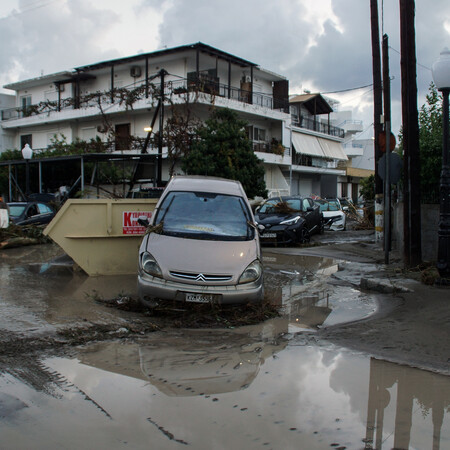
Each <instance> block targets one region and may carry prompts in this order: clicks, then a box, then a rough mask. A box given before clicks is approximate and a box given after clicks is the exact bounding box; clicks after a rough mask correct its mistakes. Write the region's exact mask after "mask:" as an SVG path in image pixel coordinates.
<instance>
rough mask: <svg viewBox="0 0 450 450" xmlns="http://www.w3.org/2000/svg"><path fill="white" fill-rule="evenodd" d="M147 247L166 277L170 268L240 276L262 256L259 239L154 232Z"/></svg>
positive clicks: (146, 244)
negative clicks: (214, 239)
mask: <svg viewBox="0 0 450 450" xmlns="http://www.w3.org/2000/svg"><path fill="white" fill-rule="evenodd" d="M144 249H146V250H147V251H148V252H150V253H151V254H152V255H153V257H154V258H155V259H156V261H157V262H158V264H159V266H160V268H161V270H162V272H163V276H164V278H167V277H168V276H169V271H179V272H192V273H203V274H205V273H208V274H216V275H225V274H229V275H232V276H233V280H236V279H237V278H239V277H240V275H241V274H242V272H243V271H244V270H245V268H246V267H247V266H248V265H249V264H250V263H251V262H253V261H254V260H255V259H257V258H258V259H260V252H259V243H258V241H257V239H252V240H250V241H209V240H200V239H187V238H182V237H174V236H165V235H162V234H157V233H151V234H149V235H148V237H147V238H146V239H144V241H143V243H142V247H141V251H142V250H144Z"/></svg>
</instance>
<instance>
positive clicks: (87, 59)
mask: <svg viewBox="0 0 450 450" xmlns="http://www.w3.org/2000/svg"><path fill="white" fill-rule="evenodd" d="M378 4H379V9H380V33H386V34H387V35H388V36H389V43H390V47H391V49H390V52H389V58H390V74H391V77H392V78H393V79H392V85H391V96H392V122H393V131H395V132H396V131H398V129H399V127H400V124H401V109H400V94H401V83H400V79H401V77H400V54H399V51H400V23H399V0H378ZM415 4H416V54H417V62H418V66H417V85H418V91H419V96H418V103H419V106H420V105H422V104H423V103H424V102H425V95H426V93H427V91H428V87H429V84H430V82H431V80H432V78H431V70H430V68H431V66H432V64H433V62H434V61H435V60H436V59H437V58H438V57H439V53H440V51H441V50H442V49H443V48H444V47H449V48H450V1H449V0H433V1H429V0H416V1H415ZM0 40H1V42H2V43H3V44H2V46H1V48H0V86H3V85H5V84H7V83H10V82H13V81H18V80H24V79H28V78H33V77H36V76H39V75H41V74H49V73H53V72H58V71H61V70H70V69H72V68H74V67H77V66H81V65H86V64H90V63H95V62H99V61H103V60H106V59H111V58H118V57H122V56H129V55H135V54H138V53H142V52H151V51H154V50H159V49H162V48H164V47H168V48H170V47H175V46H178V45H185V44H191V43H195V42H199V41H201V42H203V43H205V44H208V45H211V46H213V47H217V48H219V49H221V50H224V51H226V52H229V53H232V54H234V55H237V56H240V57H242V58H245V59H248V60H250V61H252V62H254V63H256V64H259V65H260V66H262V67H264V68H265V69H268V70H271V71H273V72H276V73H279V74H281V75H284V76H286V77H287V78H288V79H289V81H290V91H291V94H298V93H302V92H303V91H304V90H309V91H312V92H321V93H327V95H328V96H330V97H333V98H336V99H337V100H339V101H340V102H341V105H340V107H339V109H341V110H348V109H351V110H352V111H353V118H354V119H360V120H363V121H364V126H365V129H366V132H365V133H364V134H363V136H362V137H370V136H371V132H372V128H371V124H372V121H373V108H372V91H371V87H370V86H369V87H363V88H361V89H354V88H358V87H361V86H367V85H370V84H371V83H372V60H371V34H370V1H369V0H272V1H264V0H247V1H245V2H243V1H242V0H227V1H223V0H222V1H219V0H158V1H156V0H127V1H124V0H96V1H92V0H2V1H1V2H0ZM350 89H352V90H350ZM339 91H346V92H339ZM0 92H3V93H12V92H11V91H7V90H5V89H3V88H0ZM328 93H329V94H328Z"/></svg>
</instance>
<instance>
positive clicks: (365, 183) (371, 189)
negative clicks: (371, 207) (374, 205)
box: [359, 175, 375, 202]
mask: <svg viewBox="0 0 450 450" xmlns="http://www.w3.org/2000/svg"><path fill="white" fill-rule="evenodd" d="M359 184H360V186H361V187H360V189H359V193H360V194H361V195H362V196H363V198H364V201H366V202H373V201H374V200H375V176H374V175H370V177H367V178H363V179H361V181H360V182H359Z"/></svg>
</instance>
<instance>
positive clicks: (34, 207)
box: [8, 202, 56, 225]
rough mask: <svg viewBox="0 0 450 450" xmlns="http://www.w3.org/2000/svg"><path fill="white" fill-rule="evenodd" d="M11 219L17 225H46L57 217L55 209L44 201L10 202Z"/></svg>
mask: <svg viewBox="0 0 450 450" xmlns="http://www.w3.org/2000/svg"><path fill="white" fill-rule="evenodd" d="M8 209H9V219H10V221H11V222H12V223H14V224H15V225H46V224H48V223H50V222H51V221H52V219H53V217H55V214H56V212H55V210H54V209H53V208H52V207H51V206H49V205H47V204H46V203H42V202H11V203H8Z"/></svg>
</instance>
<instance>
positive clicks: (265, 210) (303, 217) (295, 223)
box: [255, 196, 323, 245]
mask: <svg viewBox="0 0 450 450" xmlns="http://www.w3.org/2000/svg"><path fill="white" fill-rule="evenodd" d="M255 219H256V222H257V223H258V226H259V227H260V228H261V233H260V237H261V244H262V245H264V244H296V243H304V242H309V239H310V236H311V235H312V234H314V233H321V232H323V222H322V213H321V212H320V208H319V206H318V205H316V204H315V203H314V200H313V199H311V198H308V197H296V196H292V197H276V198H271V199H269V200H266V201H265V202H264V203H263V204H262V205H261V206H260V207H258V208H257V209H256V215H255Z"/></svg>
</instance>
